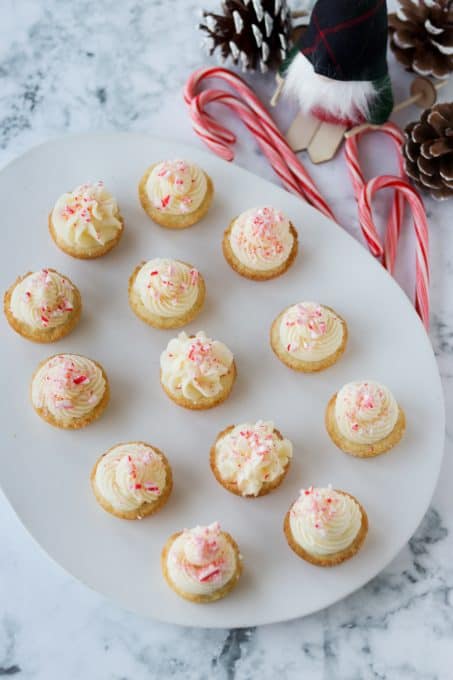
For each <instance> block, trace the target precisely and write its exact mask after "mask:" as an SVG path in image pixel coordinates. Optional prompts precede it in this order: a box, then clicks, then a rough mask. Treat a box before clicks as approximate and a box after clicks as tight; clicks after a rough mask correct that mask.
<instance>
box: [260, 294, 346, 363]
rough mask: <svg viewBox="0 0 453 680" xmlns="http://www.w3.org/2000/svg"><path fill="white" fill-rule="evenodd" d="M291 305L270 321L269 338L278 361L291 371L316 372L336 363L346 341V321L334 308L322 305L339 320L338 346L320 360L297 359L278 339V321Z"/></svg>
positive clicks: (344, 347) (342, 352)
mask: <svg viewBox="0 0 453 680" xmlns="http://www.w3.org/2000/svg"><path fill="white" fill-rule="evenodd" d="M292 306H293V305H289V306H288V307H286V309H284V310H283V311H282V312H280V314H279V315H278V316H277V318H276V319H274V321H273V323H272V326H271V332H270V340H271V348H272V351H273V352H274V354H275V356H276V357H278V359H280V361H281V362H282V363H283V364H285V366H288V368H292V369H293V371H299V372H300V373H317V372H318V371H324V370H325V369H326V368H329V367H330V366H333V365H334V364H336V363H337V361H338V360H339V359H340V357H341V356H342V355H343V354H344V351H345V349H346V345H347V342H348V325H347V323H346V321H345V320H344V319H343V318H342V317H341V316H340V315H339V314H337V312H336V311H335V310H334V309H332V308H331V307H328V306H327V305H322V307H324V309H328V310H329V311H330V312H332V313H333V314H335V316H336V317H337V318H338V319H339V320H340V322H341V325H342V327H343V340H342V342H341V345H340V347H338V349H337V350H336V351H335V352H333V353H332V354H329V356H327V357H325V358H324V359H321V360H320V361H303V360H302V359H297V358H296V357H293V356H292V355H291V354H290V353H289V352H287V351H286V349H285V347H284V346H283V345H282V343H281V341H280V322H281V320H282V317H283V315H284V314H285V313H286V312H287V311H288V309H289V308H290V307H292Z"/></svg>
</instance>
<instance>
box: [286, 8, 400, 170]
mask: <svg viewBox="0 0 453 680" xmlns="http://www.w3.org/2000/svg"><path fill="white" fill-rule="evenodd" d="M387 26H388V24H387V7H386V2H385V0H317V2H316V3H315V5H314V7H313V11H312V14H311V17H310V21H309V24H308V27H307V28H306V29H305V31H304V32H303V33H302V36H301V37H300V38H299V40H298V42H297V44H296V45H295V46H294V47H293V49H292V50H291V52H290V54H289V56H288V58H287V59H286V61H285V62H284V63H283V65H282V67H281V69H280V76H281V77H282V78H283V79H284V82H283V88H282V89H283V94H284V95H285V94H286V95H288V96H290V97H292V98H293V99H294V98H295V99H296V100H297V101H298V103H299V105H300V108H301V113H300V114H299V127H300V125H301V123H302V121H303V119H304V118H305V120H306V123H307V125H308V127H309V128H310V131H311V130H313V131H314V134H313V136H312V139H311V140H310V141H314V139H313V137H314V135H315V134H316V135H318V134H319V135H321V138H322V136H323V134H324V136H325V135H326V134H327V133H329V134H330V137H332V129H333V127H337V128H338V129H337V131H336V135H335V134H334V137H335V136H336V137H338V138H339V139H341V138H342V135H343V132H344V130H345V129H348V128H350V127H353V126H355V125H359V124H361V123H365V122H369V123H372V124H376V125H380V124H382V123H384V122H385V121H386V120H387V119H388V117H389V115H390V113H391V111H392V108H393V96H392V88H391V83H390V78H389V75H388V69H387V57H386V51H387V30H388V29H387ZM307 125H306V126H305V127H306V129H307ZM340 129H341V130H342V131H343V132H340ZM329 134H327V137H328V136H329ZM293 146H294V144H293ZM296 146H297V144H296ZM307 146H308V148H309V151H310V147H309V145H308V144H307ZM318 146H319V139H318ZM310 155H311V154H310ZM324 160H325V159H324Z"/></svg>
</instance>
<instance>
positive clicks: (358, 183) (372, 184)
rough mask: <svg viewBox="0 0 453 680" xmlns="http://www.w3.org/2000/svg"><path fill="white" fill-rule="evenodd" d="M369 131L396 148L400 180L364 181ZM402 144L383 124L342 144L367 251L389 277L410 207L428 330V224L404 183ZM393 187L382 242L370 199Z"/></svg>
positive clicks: (419, 296)
mask: <svg viewBox="0 0 453 680" xmlns="http://www.w3.org/2000/svg"><path fill="white" fill-rule="evenodd" d="M368 132H383V133H384V134H386V135H388V136H389V137H390V138H391V139H392V141H393V142H394V143H395V145H396V149H397V157H398V170H399V177H396V176H390V175H383V176H380V177H375V178H374V179H372V180H370V181H369V182H365V179H364V176H363V173H362V170H361V167H360V163H359V152H358V142H359V140H360V138H361V137H362V136H363V135H364V134H367V133H368ZM403 141H404V136H403V133H402V132H401V131H400V130H399V128H398V127H397V126H396V125H394V124H393V123H386V124H385V125H383V126H381V127H380V128H378V129H377V130H376V128H373V127H370V128H365V129H364V130H363V131H362V132H359V133H358V134H357V135H354V136H352V137H349V138H348V139H347V140H346V144H345V155H346V161H347V164H348V169H349V174H350V177H351V180H352V184H353V187H354V194H355V197H356V199H357V203H358V206H359V220H360V225H361V228H362V232H363V235H364V237H365V239H366V242H367V243H368V247H369V249H370V251H371V252H372V253H373V255H375V256H376V257H378V258H380V259H381V260H382V261H383V264H384V266H385V267H386V269H388V271H389V272H390V273H391V274H392V273H393V271H394V266H395V258H396V252H397V246H398V238H399V235H400V231H401V225H402V222H403V218H404V204H405V202H407V203H408V204H409V206H410V208H411V211H412V216H413V221H414V228H415V236H416V257H415V267H416V283H415V307H416V309H417V311H418V313H419V314H420V317H421V319H422V321H423V323H424V325H425V327H426V329H428V327H429V262H428V248H429V238H428V224H427V219H426V212H425V208H424V205H423V201H422V199H421V198H420V196H419V194H418V192H417V191H416V189H414V188H413V187H412V186H411V185H410V184H409V182H408V181H407V176H406V173H405V170H404V161H403V155H402V153H401V146H402V143H403ZM384 188H393V189H394V190H395V195H394V198H393V203H392V208H391V212H390V215H389V218H388V221H387V229H386V233H385V237H384V243H382V239H381V236H380V235H379V233H378V231H377V229H376V226H375V224H374V220H373V213H372V209H371V199H372V197H373V195H374V193H376V191H379V190H380V189H384Z"/></svg>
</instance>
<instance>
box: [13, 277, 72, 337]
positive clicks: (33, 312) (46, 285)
mask: <svg viewBox="0 0 453 680" xmlns="http://www.w3.org/2000/svg"><path fill="white" fill-rule="evenodd" d="M3 311H4V313H5V316H6V319H7V321H8V323H9V325H10V326H11V328H12V329H13V330H15V331H16V333H19V335H22V337H24V338H27V339H28V340H32V341H33V342H55V341H57V340H60V339H61V338H63V337H65V336H66V335H68V334H69V333H70V332H71V331H72V330H73V329H74V328H75V326H76V325H77V324H78V322H79V319H80V314H81V311H82V299H81V296H80V292H79V290H78V288H77V287H76V286H75V285H74V284H73V283H72V281H70V279H69V278H68V277H67V276H63V275H62V274H59V273H58V272H57V271H56V270H55V269H50V268H48V269H42V270H40V271H37V272H27V273H26V274H24V275H23V276H19V277H18V278H17V279H16V281H15V282H14V283H13V285H12V286H10V288H9V289H8V290H7V291H6V293H5V295H4V298H3Z"/></svg>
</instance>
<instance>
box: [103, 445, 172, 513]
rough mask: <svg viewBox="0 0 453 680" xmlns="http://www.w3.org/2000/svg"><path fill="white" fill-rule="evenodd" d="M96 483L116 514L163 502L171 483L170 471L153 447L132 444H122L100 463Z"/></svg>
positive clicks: (106, 455)
mask: <svg viewBox="0 0 453 680" xmlns="http://www.w3.org/2000/svg"><path fill="white" fill-rule="evenodd" d="M94 481H95V484H96V488H97V489H98V491H99V493H100V494H101V496H103V498H104V499H105V500H106V501H107V502H108V503H109V504H110V505H111V506H112V508H113V509H114V510H117V511H118V512H130V511H133V510H137V509H138V508H140V506H142V505H143V503H154V502H156V501H157V500H158V499H159V497H160V496H161V494H162V492H163V491H164V488H165V485H166V481H167V480H166V468H165V464H164V461H163V460H162V456H161V455H160V453H158V452H157V451H155V450H154V449H153V448H152V447H151V446H149V445H147V444H143V443H140V442H129V443H126V444H118V446H115V447H113V448H112V449H110V451H107V453H105V454H104V455H103V456H102V457H101V458H100V459H99V462H98V464H97V466H96V473H95V478H94Z"/></svg>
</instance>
